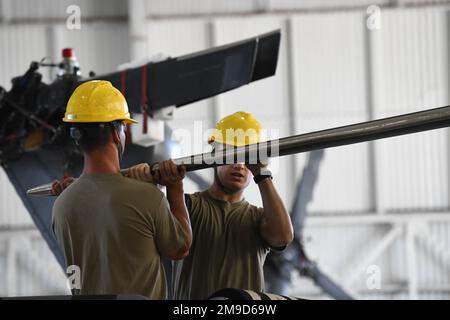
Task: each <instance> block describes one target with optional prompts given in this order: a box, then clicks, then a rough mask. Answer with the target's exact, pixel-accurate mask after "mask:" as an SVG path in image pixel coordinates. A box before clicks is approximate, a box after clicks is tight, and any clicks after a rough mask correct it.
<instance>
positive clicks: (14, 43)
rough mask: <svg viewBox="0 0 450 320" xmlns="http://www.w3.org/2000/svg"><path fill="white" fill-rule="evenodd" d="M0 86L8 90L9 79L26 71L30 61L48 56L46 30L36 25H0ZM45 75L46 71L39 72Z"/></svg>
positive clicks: (9, 85)
mask: <svg viewBox="0 0 450 320" xmlns="http://www.w3.org/2000/svg"><path fill="white" fill-rule="evenodd" d="M0 43H1V46H0V61H1V62H2V63H1V73H0V86H2V87H3V88H5V89H6V90H9V89H10V88H11V78H12V77H15V76H19V75H22V74H24V73H25V71H27V69H28V67H29V66H30V63H31V61H39V60H41V59H42V58H44V57H45V56H47V55H48V54H49V52H48V42H47V39H46V29H45V27H43V26H36V25H31V24H29V25H12V26H8V25H0ZM41 71H42V73H43V75H44V76H45V75H46V73H47V72H46V70H45V69H43V70H41Z"/></svg>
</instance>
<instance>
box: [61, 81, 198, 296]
mask: <svg viewBox="0 0 450 320" xmlns="http://www.w3.org/2000/svg"><path fill="white" fill-rule="evenodd" d="M63 121H64V122H67V123H69V124H70V125H71V128H70V134H71V137H72V138H73V139H74V140H75V142H76V144H77V145H78V146H79V147H80V148H81V150H82V151H83V154H84V168H83V173H82V175H81V176H80V178H79V179H77V180H76V181H74V182H72V183H71V184H70V186H68V187H67V188H66V189H65V190H64V192H62V193H61V195H60V196H59V197H58V198H57V200H56V201H55V204H54V206H53V230H54V233H55V236H56V239H57V241H58V243H59V244H60V246H61V247H62V249H63V251H64V254H65V259H66V263H67V266H76V267H78V270H80V272H81V275H79V276H80V278H81V283H80V287H79V288H77V287H74V288H73V289H75V290H74V292H75V293H81V294H119V293H120V294H127V293H129V294H140V295H144V296H147V297H149V298H153V299H165V298H167V288H166V278H165V273H164V269H163V265H162V263H161V255H164V256H167V257H169V258H171V259H181V258H183V257H184V256H185V255H186V254H187V252H188V250H189V247H190V245H191V241H192V233H191V228H190V223H189V215H188V212H187V209H186V206H185V204H184V193H183V184H182V179H183V177H184V171H183V169H181V170H177V168H176V166H175V164H174V163H173V162H171V161H164V162H161V163H160V170H159V174H158V178H157V179H158V183H160V184H163V185H166V186H167V190H168V197H169V199H168V200H167V199H166V198H165V197H164V195H163V193H162V192H161V191H160V190H158V189H157V188H156V187H155V186H154V185H153V184H150V183H144V182H142V181H137V180H136V179H130V178H128V177H124V176H123V175H122V174H121V173H120V158H121V156H122V153H123V151H124V148H125V131H124V125H125V124H127V123H136V121H135V120H133V119H131V117H130V113H129V112H128V106H127V103H126V100H125V98H124V97H123V95H122V94H121V93H120V92H119V91H118V90H117V89H116V88H114V87H113V86H112V85H111V83H110V82H108V81H99V80H94V81H88V82H85V83H83V84H81V85H80V86H79V87H78V88H77V89H76V90H75V91H74V93H73V94H72V96H71V97H70V100H69V102H68V105H67V109H66V113H65V117H64V119H63ZM56 185H57V183H56ZM57 193H59V192H57ZM75 270H76V269H75Z"/></svg>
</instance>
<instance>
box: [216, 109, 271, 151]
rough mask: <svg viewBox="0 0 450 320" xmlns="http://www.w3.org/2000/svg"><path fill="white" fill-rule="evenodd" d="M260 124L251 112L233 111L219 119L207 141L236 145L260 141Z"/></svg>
mask: <svg viewBox="0 0 450 320" xmlns="http://www.w3.org/2000/svg"><path fill="white" fill-rule="evenodd" d="M262 130H263V128H262V126H261V124H260V123H259V122H258V120H256V119H255V118H254V117H253V115H252V114H251V113H248V112H243V111H239V112H235V113H233V114H230V115H228V116H226V117H224V118H223V119H221V120H220V121H219V122H218V123H217V125H216V129H215V130H214V134H213V135H212V136H211V137H210V138H209V139H208V143H213V142H218V143H222V144H228V145H233V146H236V147H240V146H244V145H247V144H253V143H257V142H261V140H262Z"/></svg>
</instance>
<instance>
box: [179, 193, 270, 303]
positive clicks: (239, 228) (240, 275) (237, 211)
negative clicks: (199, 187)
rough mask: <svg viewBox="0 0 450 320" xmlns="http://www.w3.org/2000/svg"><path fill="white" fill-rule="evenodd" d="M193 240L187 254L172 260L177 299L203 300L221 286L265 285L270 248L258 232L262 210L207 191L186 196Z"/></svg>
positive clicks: (260, 288)
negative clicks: (218, 198)
mask: <svg viewBox="0 0 450 320" xmlns="http://www.w3.org/2000/svg"><path fill="white" fill-rule="evenodd" d="M187 204H188V208H189V213H190V217H191V225H192V233H193V242H192V246H191V249H190V251H189V255H188V256H187V257H186V258H185V259H184V260H181V261H174V262H173V267H174V270H173V283H174V298H175V299H205V298H207V297H208V296H210V295H211V294H212V293H214V292H216V291H218V290H220V289H223V288H239V289H248V290H255V291H263V290H264V275H263V264H264V260H265V258H266V255H267V253H268V251H269V248H268V246H267V245H266V243H265V242H264V241H263V239H262V238H261V236H260V232H259V224H260V220H261V218H262V214H263V209H262V208H257V207H255V206H253V205H250V204H249V203H248V202H247V201H245V200H244V201H241V202H239V203H229V202H225V201H220V200H217V199H214V198H212V197H211V196H210V195H209V193H208V191H203V192H198V193H194V194H191V195H188V199H187Z"/></svg>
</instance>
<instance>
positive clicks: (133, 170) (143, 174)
mask: <svg viewBox="0 0 450 320" xmlns="http://www.w3.org/2000/svg"><path fill="white" fill-rule="evenodd" d="M127 176H128V177H129V178H131V179H136V180H140V181H145V182H151V183H155V179H154V178H153V176H152V174H151V172H150V166H149V165H148V164H147V163H140V164H137V165H135V166H132V167H130V168H129V169H128V172H127Z"/></svg>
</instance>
